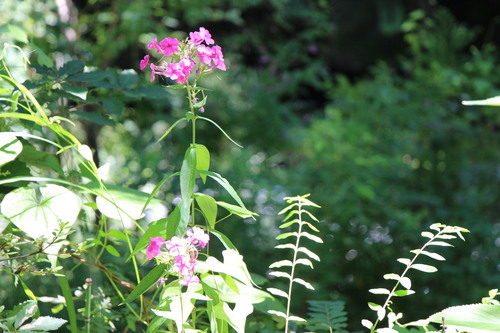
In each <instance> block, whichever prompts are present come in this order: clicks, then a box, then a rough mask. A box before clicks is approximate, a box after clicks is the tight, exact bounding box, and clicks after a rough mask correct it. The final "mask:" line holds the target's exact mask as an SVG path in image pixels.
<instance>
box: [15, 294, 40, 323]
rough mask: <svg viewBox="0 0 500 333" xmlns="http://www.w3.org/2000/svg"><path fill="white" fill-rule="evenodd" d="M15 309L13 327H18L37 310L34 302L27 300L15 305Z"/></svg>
mask: <svg viewBox="0 0 500 333" xmlns="http://www.w3.org/2000/svg"><path fill="white" fill-rule="evenodd" d="M15 310H17V313H16V317H15V322H14V327H16V328H18V327H20V326H21V325H22V324H23V323H24V322H25V321H26V320H28V319H29V318H30V317H32V316H34V315H35V313H36V311H37V306H36V302H35V301H32V300H29V301H26V302H23V303H21V304H19V305H17V306H16V308H15Z"/></svg>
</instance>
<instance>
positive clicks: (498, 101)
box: [462, 96, 500, 106]
mask: <svg viewBox="0 0 500 333" xmlns="http://www.w3.org/2000/svg"><path fill="white" fill-rule="evenodd" d="M462 104H463V105H491V106H500V96H495V97H491V98H487V99H479V100H473V101H462Z"/></svg>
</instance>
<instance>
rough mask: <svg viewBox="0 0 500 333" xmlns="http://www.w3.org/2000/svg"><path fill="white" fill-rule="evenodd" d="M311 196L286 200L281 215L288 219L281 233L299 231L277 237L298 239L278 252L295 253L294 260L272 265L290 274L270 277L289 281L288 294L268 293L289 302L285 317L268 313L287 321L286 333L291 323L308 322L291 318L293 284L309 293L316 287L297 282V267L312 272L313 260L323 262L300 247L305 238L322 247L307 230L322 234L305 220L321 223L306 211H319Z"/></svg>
mask: <svg viewBox="0 0 500 333" xmlns="http://www.w3.org/2000/svg"><path fill="white" fill-rule="evenodd" d="M308 196H309V194H306V195H302V196H296V197H286V198H284V200H286V202H287V203H288V204H289V206H287V207H286V208H284V209H283V210H282V211H281V212H279V214H280V215H281V214H285V213H287V212H288V214H287V216H286V217H285V218H284V220H283V223H282V224H281V225H280V228H281V229H285V228H290V227H292V226H293V227H297V231H288V232H284V233H282V234H280V235H278V236H277V237H276V239H277V240H282V239H288V238H295V241H294V242H293V241H292V242H291V243H286V244H279V245H277V246H276V247H275V248H276V249H291V250H292V251H293V258H292V260H288V259H287V260H280V261H277V262H274V263H272V264H271V265H270V266H269V268H272V269H276V268H282V267H288V268H289V269H290V270H289V271H288V272H284V271H278V270H274V271H271V272H270V273H269V275H271V276H275V277H279V278H285V279H287V280H288V291H287V292H285V291H283V290H280V289H277V288H268V291H269V292H270V293H271V294H273V295H276V296H279V297H284V298H285V299H286V300H287V306H286V313H284V312H282V311H277V310H269V313H271V314H274V315H277V316H279V317H282V318H285V333H288V331H289V322H290V321H296V322H305V321H306V320H305V319H303V318H301V317H298V316H292V315H291V314H290V306H291V301H292V288H293V285H294V284H300V285H302V286H304V287H306V288H308V289H311V290H314V287H313V286H312V285H311V284H310V283H309V282H307V281H304V280H303V279H300V278H297V277H296V276H295V275H296V267H297V266H298V265H304V266H309V267H311V268H313V264H312V261H311V260H310V259H312V260H316V261H319V260H320V258H319V256H318V255H317V254H315V253H314V252H312V251H311V250H309V249H308V248H306V247H304V246H301V243H300V241H301V239H302V237H304V238H308V239H310V240H312V241H313V242H316V243H323V241H322V240H321V238H319V237H318V236H315V235H312V234H311V233H309V232H308V231H307V230H306V227H307V228H308V229H310V230H312V231H314V232H319V230H318V229H317V228H316V227H315V226H314V225H313V224H312V223H311V222H308V221H307V220H306V218H307V217H309V218H310V219H311V220H312V221H314V222H319V221H318V219H317V218H316V217H315V216H314V215H313V214H312V213H310V212H309V211H308V210H307V207H316V208H319V207H320V206H318V205H317V204H315V203H314V202H312V201H310V200H309V199H307V197H308Z"/></svg>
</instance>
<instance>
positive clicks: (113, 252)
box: [106, 244, 120, 257]
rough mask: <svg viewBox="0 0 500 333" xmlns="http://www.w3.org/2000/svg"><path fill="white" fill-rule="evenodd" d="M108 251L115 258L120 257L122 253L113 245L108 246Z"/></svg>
mask: <svg viewBox="0 0 500 333" xmlns="http://www.w3.org/2000/svg"><path fill="white" fill-rule="evenodd" d="M106 251H107V252H108V253H109V254H111V255H112V256H114V257H120V252H118V250H117V249H116V248H115V247H114V246H113V245H110V244H108V245H106Z"/></svg>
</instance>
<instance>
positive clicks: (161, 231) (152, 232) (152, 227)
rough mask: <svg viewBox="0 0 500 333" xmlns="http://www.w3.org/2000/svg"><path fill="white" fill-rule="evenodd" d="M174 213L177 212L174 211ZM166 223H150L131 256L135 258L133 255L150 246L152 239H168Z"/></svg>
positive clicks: (163, 221)
mask: <svg viewBox="0 0 500 333" xmlns="http://www.w3.org/2000/svg"><path fill="white" fill-rule="evenodd" d="M178 211H179V210H177V212H178ZM174 212H175V210H174ZM174 212H172V213H171V214H170V216H169V217H168V220H170V219H171V218H172V215H174ZM166 221H167V219H160V220H158V221H155V222H151V223H149V224H148V229H147V230H146V231H145V232H144V234H143V235H142V237H141V238H140V239H139V241H138V242H137V244H136V245H135V248H134V251H132V254H131V255H130V256H133V255H135V254H137V253H139V252H140V251H142V250H143V249H144V248H145V247H146V246H148V245H149V242H150V237H157V236H160V237H163V238H164V239H166V229H165V223H166ZM110 231H113V230H110ZM129 258H130V257H129Z"/></svg>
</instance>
